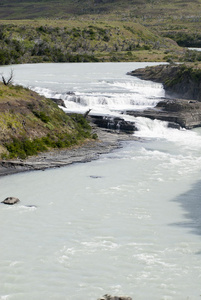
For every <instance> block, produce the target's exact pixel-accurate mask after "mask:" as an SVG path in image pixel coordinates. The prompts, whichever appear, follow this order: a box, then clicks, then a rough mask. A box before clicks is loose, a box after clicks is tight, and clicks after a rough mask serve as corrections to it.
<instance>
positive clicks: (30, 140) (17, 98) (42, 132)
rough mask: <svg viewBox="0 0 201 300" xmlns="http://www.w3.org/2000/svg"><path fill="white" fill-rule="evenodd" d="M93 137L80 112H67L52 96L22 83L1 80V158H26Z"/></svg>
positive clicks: (76, 143)
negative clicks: (4, 82)
mask: <svg viewBox="0 0 201 300" xmlns="http://www.w3.org/2000/svg"><path fill="white" fill-rule="evenodd" d="M91 138H96V137H95V136H92V134H91V127H90V126H89V124H88V122H87V121H86V119H84V118H83V116H81V115H76V114H75V115H72V116H68V115H66V114H65V113H64V112H63V111H62V110H61V109H60V108H58V106H57V105H56V104H55V103H53V102H52V101H51V100H49V99H46V98H44V97H41V96H39V95H38V94H36V93H35V92H32V91H30V90H28V89H24V88H22V87H21V86H12V85H10V86H5V85H3V84H0V155H1V158H3V159H7V158H26V157H27V156H29V155H35V154H37V153H38V152H41V151H47V150H49V149H53V148H67V147H71V146H73V145H79V144H81V143H83V142H84V141H85V140H87V139H91Z"/></svg>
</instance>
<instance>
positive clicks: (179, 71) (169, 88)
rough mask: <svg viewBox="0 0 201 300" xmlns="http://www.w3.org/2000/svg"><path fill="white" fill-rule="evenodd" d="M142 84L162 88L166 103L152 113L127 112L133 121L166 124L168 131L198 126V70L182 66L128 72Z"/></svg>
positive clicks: (200, 105) (200, 97) (200, 84)
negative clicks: (156, 121)
mask: <svg viewBox="0 0 201 300" xmlns="http://www.w3.org/2000/svg"><path fill="white" fill-rule="evenodd" d="M128 75H131V76H137V77H139V78H141V79H144V80H152V81H155V82H160V83H162V84H163V86H164V88H165V92H166V97H167V98H166V99H164V100H163V101H161V102H159V103H158V104H157V106H156V107H155V108H154V109H147V110H145V111H127V112H126V113H127V114H130V115H133V116H135V117H137V116H141V117H147V118H150V119H158V120H162V121H167V122H168V123H169V126H170V127H176V128H177V127H183V128H186V129H191V128H194V127H199V126H201V80H200V79H201V70H200V69H196V68H192V67H188V66H185V65H159V66H154V67H146V68H142V69H137V70H134V71H132V72H129V73H128Z"/></svg>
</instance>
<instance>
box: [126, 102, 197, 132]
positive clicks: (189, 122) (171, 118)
mask: <svg viewBox="0 0 201 300" xmlns="http://www.w3.org/2000/svg"><path fill="white" fill-rule="evenodd" d="M126 113H127V114H129V115H132V116H135V117H146V118H150V119H152V120H154V119H157V120H161V121H166V122H168V126H169V127H173V128H178V129H179V128H180V127H182V128H186V129H192V128H194V127H199V126H201V102H198V101H190V100H184V99H165V100H163V101H160V102H159V103H158V104H157V105H156V107H155V108H154V109H147V110H144V111H127V112H126Z"/></svg>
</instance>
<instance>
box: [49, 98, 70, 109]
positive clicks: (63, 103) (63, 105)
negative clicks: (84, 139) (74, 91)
mask: <svg viewBox="0 0 201 300" xmlns="http://www.w3.org/2000/svg"><path fill="white" fill-rule="evenodd" d="M51 100H52V101H53V102H54V103H56V104H57V105H59V106H62V107H65V108H66V105H65V102H64V100H62V99H57V98H51Z"/></svg>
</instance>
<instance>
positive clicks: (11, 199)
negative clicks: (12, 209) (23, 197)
mask: <svg viewBox="0 0 201 300" xmlns="http://www.w3.org/2000/svg"><path fill="white" fill-rule="evenodd" d="M18 202H20V200H19V199H18V198H16V197H7V198H6V199H5V200H3V201H2V202H1V203H3V204H8V205H13V204H16V203H18Z"/></svg>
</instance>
